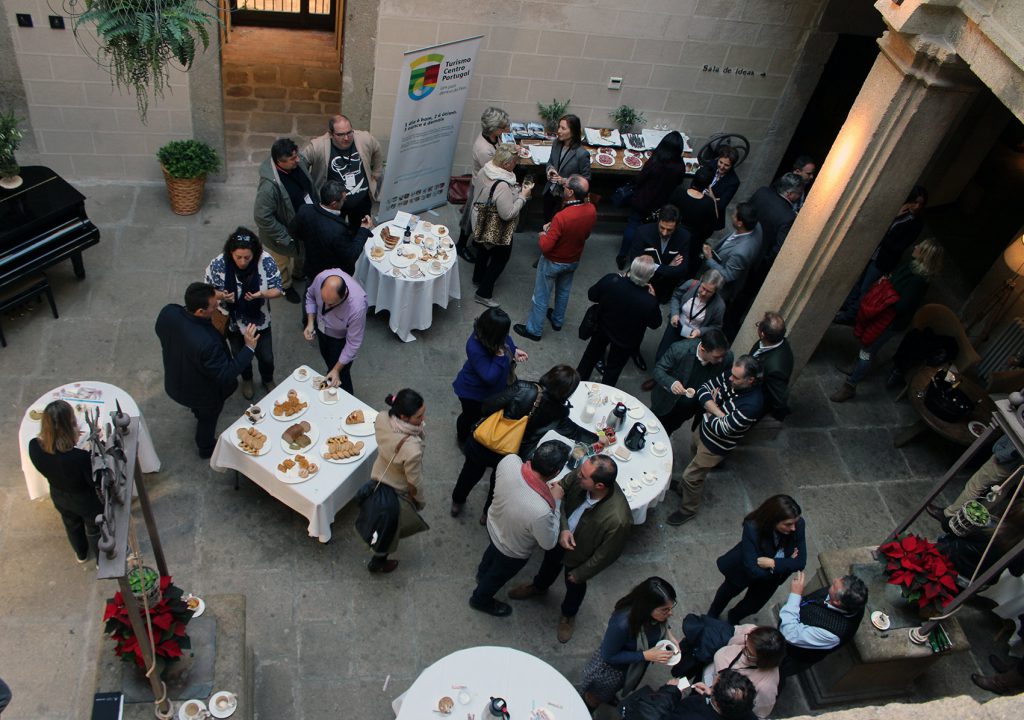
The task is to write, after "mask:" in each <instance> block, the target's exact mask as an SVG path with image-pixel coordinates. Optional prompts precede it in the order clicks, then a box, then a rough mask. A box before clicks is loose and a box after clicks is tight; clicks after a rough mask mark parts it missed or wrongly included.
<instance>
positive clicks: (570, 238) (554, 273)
mask: <svg viewBox="0 0 1024 720" xmlns="http://www.w3.org/2000/svg"><path fill="white" fill-rule="evenodd" d="M589 193H590V182H589V181H588V180H587V179H586V178H585V177H583V176H582V175H570V176H569V180H568V181H567V182H566V184H565V187H564V189H563V193H562V198H563V199H564V201H565V202H564V204H563V205H562V208H561V209H560V210H559V211H558V212H557V213H555V216H554V217H553V218H551V222H550V223H548V224H547V225H545V226H544V232H542V233H541V234H540V241H539V244H540V251H541V258H540V261H539V262H538V263H537V282H536V284H535V285H534V288H533V307H532V308H531V310H530V317H529V318H527V320H526V324H525V325H516V326H515V327H513V328H512V329H513V330H515V331H516V333H517V334H518V335H522V336H523V337H524V338H527V339H529V340H534V341H537V340H540V337H541V332H542V331H543V329H544V317H545V316H547V318H548V320H549V321H550V322H551V328H552V329H553V330H554V331H555V332H558V331H559V330H561V329H562V324H563V323H564V322H565V309H566V307H567V306H568V305H569V293H570V292H571V291H572V277H573V273H575V272H576V268H577V267H579V264H580V257H581V256H582V255H583V246H584V244H585V243H586V242H587V238H589V237H590V231H591V230H593V229H594V222H595V221H596V220H597V210H596V209H595V208H594V206H593V205H592V204H591V203H590V201H589V199H588V197H587V196H588V194H589ZM552 288H554V291H555V306H554V308H551V307H549V306H548V299H549V298H550V297H551V290H552Z"/></svg>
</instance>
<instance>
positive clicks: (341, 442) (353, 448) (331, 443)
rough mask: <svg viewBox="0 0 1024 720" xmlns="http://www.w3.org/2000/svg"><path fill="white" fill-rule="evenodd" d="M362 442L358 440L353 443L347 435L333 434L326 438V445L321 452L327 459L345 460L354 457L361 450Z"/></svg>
mask: <svg viewBox="0 0 1024 720" xmlns="http://www.w3.org/2000/svg"><path fill="white" fill-rule="evenodd" d="M363 446H364V443H363V441H362V440H360V441H359V442H357V443H353V442H352V441H351V440H349V439H348V436H347V435H334V436H332V437H329V438H327V446H326V448H325V451H324V453H323V455H324V457H325V458H327V459H328V460H345V459H346V458H350V457H356V456H357V455H359V454H361V453H362V452H363Z"/></svg>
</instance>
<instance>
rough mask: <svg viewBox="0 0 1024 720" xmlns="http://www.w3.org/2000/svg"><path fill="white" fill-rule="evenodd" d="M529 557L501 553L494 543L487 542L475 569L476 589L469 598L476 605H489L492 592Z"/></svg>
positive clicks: (512, 575)
mask: <svg viewBox="0 0 1024 720" xmlns="http://www.w3.org/2000/svg"><path fill="white" fill-rule="evenodd" d="M529 560H530V558H528V557H527V558H512V557H509V556H508V555H503V554H502V553H501V551H500V550H498V548H496V547H494V543H493V542H492V543H488V545H487V549H486V550H484V556H483V558H481V559H480V566H479V567H478V568H477V569H476V589H475V590H473V597H471V598H470V600H471V601H472V602H473V603H474V604H476V605H482V606H486V605H490V604H491V603H492V602H494V593H496V592H498V591H499V590H501V588H502V586H503V585H504V584H505V583H507V582H508V581H509V580H511V579H512V578H514V577H515V576H516V573H518V572H519V571H520V570H522V569H523V568H524V567H525V566H526V563H527V562H529Z"/></svg>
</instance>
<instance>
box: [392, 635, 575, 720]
mask: <svg viewBox="0 0 1024 720" xmlns="http://www.w3.org/2000/svg"><path fill="white" fill-rule="evenodd" d="M459 686H462V687H459ZM460 692H464V693H466V695H464V696H462V697H461V698H460ZM446 696H447V697H450V698H452V700H454V701H455V708H454V709H453V710H452V713H451V714H450V715H440V714H439V713H437V712H435V711H436V710H437V702H438V700H440V699H441V698H443V697H446ZM467 696H468V697H467ZM492 697H500V698H504V699H505V701H506V702H507V703H508V711H509V715H510V716H511V717H513V718H516V719H517V720H545V718H544V715H543V714H541V713H538V712H537V711H538V710H541V709H543V710H544V711H546V713H547V714H548V718H550V720H589V718H590V712H589V711H588V710H587V706H586V704H584V702H583V698H581V697H580V694H579V693H578V692H577V691H576V688H574V687H573V686H572V683H570V682H569V681H568V680H566V679H565V678H564V677H563V676H562V675H561V673H559V672H558V671H557V670H555V669H554V668H553V667H551V666H550V665H548V664H547V663H546V662H544V661H543V660H540V659H538V658H535V657H534V656H533V655H529V654H527V653H524V652H521V651H519V650H513V649H512V648H507V647H494V646H483V647H473V648H466V649H465V650H459V651H458V652H454V653H452V654H451V655H448V656H447V657H443V658H441V659H440V660H438V661H437V662H435V663H434V664H433V665H431V666H430V667H428V668H427V669H426V670H424V671H423V672H422V673H420V676H419V677H418V678H416V680H415V682H413V684H412V687H410V688H409V689H408V690H407V691H406V692H405V694H404V695H402V696H401V698H399V699H397V700H396V701H395V703H394V704H395V705H399V704H401V708H400V709H398V708H396V712H397V715H398V720H427V719H429V720H438V718H445V717H448V718H451V719H452V720H463V718H465V717H467V716H468V715H469V714H473V715H475V717H476V720H493V719H492V716H491V714H490V712H489V710H488V706H489V705H490V702H491V698H492ZM463 700H466V701H467V702H462V701H463Z"/></svg>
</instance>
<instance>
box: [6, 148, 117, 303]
mask: <svg viewBox="0 0 1024 720" xmlns="http://www.w3.org/2000/svg"><path fill="white" fill-rule="evenodd" d="M20 174H21V177H22V179H23V180H24V182H23V183H22V184H21V186H20V187H18V188H15V189H14V190H4V189H2V188H0V292H2V291H3V289H4V288H6V287H7V286H9V285H13V284H15V283H17V282H18V281H19V280H21V279H23V278H26V277H30V276H32V275H34V274H38V273H39V272H40V271H42V270H45V269H46V268H48V267H51V266H52V265H56V264H57V263H59V262H63V261H64V260H67V259H68V258H70V259H71V265H72V267H73V268H74V271H75V275H76V276H77V277H79V278H84V277H85V264H84V263H83V262H82V251H83V250H85V249H86V248H87V247H90V246H92V245H95V244H96V243H98V242H99V241H100V231H99V228H97V227H96V226H95V225H93V224H92V221H91V220H89V218H88V216H87V215H86V214H85V196H84V195H82V193H80V192H78V191H77V190H75V189H74V188H73V187H71V185H69V184H68V182H67V181H66V180H64V178H62V177H61V176H60V175H58V174H57V173H55V172H54V171H53V170H50V169H49V168H45V167H41V166H38V165H37V166H29V167H23V168H21V173H20Z"/></svg>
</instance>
